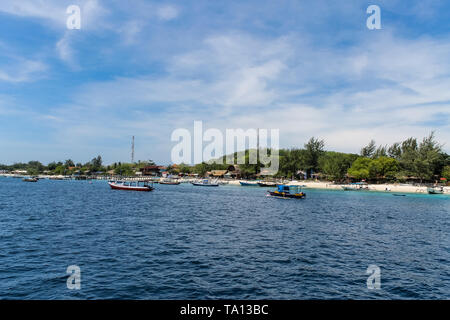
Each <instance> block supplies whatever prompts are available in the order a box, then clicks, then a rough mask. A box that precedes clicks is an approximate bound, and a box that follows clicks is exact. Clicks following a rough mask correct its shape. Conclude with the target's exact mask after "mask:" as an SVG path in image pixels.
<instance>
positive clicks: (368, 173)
mask: <svg viewBox="0 0 450 320" xmlns="http://www.w3.org/2000/svg"><path fill="white" fill-rule="evenodd" d="M373 161H374V160H372V159H370V158H363V157H360V158H358V159H356V160H355V161H354V162H353V164H352V166H351V167H350V168H349V169H348V171H347V172H348V175H349V176H351V177H353V178H355V179H359V180H361V179H370V178H373V177H374V174H375V172H374V170H373V169H374V166H373Z"/></svg>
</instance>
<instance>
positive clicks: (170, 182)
mask: <svg viewBox="0 0 450 320" xmlns="http://www.w3.org/2000/svg"><path fill="white" fill-rule="evenodd" d="M158 183H159V184H168V185H179V184H180V183H181V182H180V181H177V180H174V179H160V180H159V181H158Z"/></svg>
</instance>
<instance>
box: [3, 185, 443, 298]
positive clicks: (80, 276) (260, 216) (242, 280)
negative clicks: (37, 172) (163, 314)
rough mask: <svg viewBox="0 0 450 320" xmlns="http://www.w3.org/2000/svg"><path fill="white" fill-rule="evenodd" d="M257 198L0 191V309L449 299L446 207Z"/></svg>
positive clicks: (196, 191) (181, 190) (196, 190)
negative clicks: (54, 304)
mask: <svg viewBox="0 0 450 320" xmlns="http://www.w3.org/2000/svg"><path fill="white" fill-rule="evenodd" d="M267 190H268V188H261V187H240V186H229V185H225V186H220V187H217V188H207V187H198V186H193V185H191V184H181V185H158V184H156V185H155V190H154V191H153V192H132V191H120V190H111V189H110V188H109V186H108V184H107V182H106V181H96V180H94V181H65V180H64V181H51V180H40V181H39V182H37V183H26V182H23V181H22V180H21V179H13V178H0V299H152V300H159V299H175V300H177V299H251V300H253V299H255V300H256V299H289V300H292V299H448V298H450V197H448V196H446V195H424V194H405V195H406V196H393V194H392V193H383V192H378V193H377V192H365V191H359V192H355V191H328V190H312V189H304V192H305V193H306V198H305V199H291V200H285V199H276V198H271V197H267V196H266V194H267ZM76 283H78V286H74V284H76Z"/></svg>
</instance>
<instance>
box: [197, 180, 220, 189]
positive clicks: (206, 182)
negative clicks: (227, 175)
mask: <svg viewBox="0 0 450 320" xmlns="http://www.w3.org/2000/svg"><path fill="white" fill-rule="evenodd" d="M192 185H194V186H198V187H218V186H219V184H218V183H212V182H211V181H209V180H208V179H203V180H202V181H201V182H192Z"/></svg>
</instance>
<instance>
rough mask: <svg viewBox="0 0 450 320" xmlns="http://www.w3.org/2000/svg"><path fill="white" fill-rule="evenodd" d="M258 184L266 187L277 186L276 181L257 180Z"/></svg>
mask: <svg viewBox="0 0 450 320" xmlns="http://www.w3.org/2000/svg"><path fill="white" fill-rule="evenodd" d="M258 185H259V186H260V187H268V188H270V187H276V186H277V184H276V182H258Z"/></svg>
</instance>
